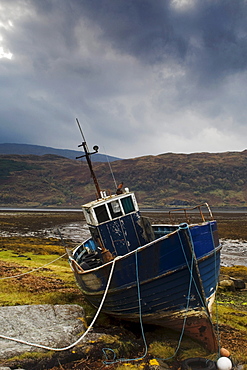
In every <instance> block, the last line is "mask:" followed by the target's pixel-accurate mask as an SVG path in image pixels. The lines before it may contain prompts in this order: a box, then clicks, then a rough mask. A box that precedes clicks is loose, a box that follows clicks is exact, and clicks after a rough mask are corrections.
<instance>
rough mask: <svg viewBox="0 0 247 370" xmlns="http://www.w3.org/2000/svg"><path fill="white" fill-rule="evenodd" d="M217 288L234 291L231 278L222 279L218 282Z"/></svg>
mask: <svg viewBox="0 0 247 370" xmlns="http://www.w3.org/2000/svg"><path fill="white" fill-rule="evenodd" d="M219 288H220V289H222V290H230V291H232V292H234V291H235V285H234V282H233V281H232V280H222V281H220V282H219Z"/></svg>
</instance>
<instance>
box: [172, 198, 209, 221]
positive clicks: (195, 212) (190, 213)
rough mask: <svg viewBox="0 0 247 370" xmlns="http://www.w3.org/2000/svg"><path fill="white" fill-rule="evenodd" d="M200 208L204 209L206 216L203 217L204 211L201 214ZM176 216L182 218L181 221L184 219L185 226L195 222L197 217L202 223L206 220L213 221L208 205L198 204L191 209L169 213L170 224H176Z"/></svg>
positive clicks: (179, 209)
mask: <svg viewBox="0 0 247 370" xmlns="http://www.w3.org/2000/svg"><path fill="white" fill-rule="evenodd" d="M202 208H204V209H206V213H207V216H206V215H205V210H204V213H203V210H202ZM175 214H176V215H175ZM178 216H180V217H182V218H183V219H184V218H185V220H186V222H187V224H191V223H193V222H195V219H198V216H199V217H200V220H201V221H202V222H206V220H213V214H212V211H211V209H210V207H209V205H208V203H203V204H199V205H197V206H195V207H191V208H190V207H188V208H177V209H173V210H171V211H169V218H170V222H171V224H175V223H177V218H178Z"/></svg>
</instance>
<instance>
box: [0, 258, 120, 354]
mask: <svg viewBox="0 0 247 370" xmlns="http://www.w3.org/2000/svg"><path fill="white" fill-rule="evenodd" d="M117 259H118V257H116V258H115V259H114V260H113V261H112V267H111V271H110V274H109V278H108V281H107V284H106V288H105V292H104V294H103V297H102V300H101V303H100V305H99V308H98V310H97V312H96V314H95V316H94V318H93V320H92V322H91V324H90V325H89V327H88V328H87V330H86V331H85V333H83V334H82V336H81V337H80V338H79V339H77V341H75V342H74V343H72V344H70V345H69V346H67V347H63V348H53V347H48V346H43V345H42V344H37V343H31V342H27V341H25V340H22V339H18V338H12V337H8V336H5V335H2V334H0V338H2V339H7V340H12V341H14V342H18V343H22V344H26V345H28V346H32V347H38V348H43V349H46V350H48V351H57V352H59V351H60V352H61V351H67V350H68V349H71V348H73V347H74V346H76V345H77V344H78V343H79V342H80V341H81V340H82V339H83V338H84V337H85V336H86V335H87V333H88V332H89V330H91V328H92V327H93V325H94V323H95V321H96V320H97V318H98V316H99V314H100V311H101V309H102V306H103V304H104V302H105V298H106V295H107V293H108V289H109V286H110V283H111V279H112V275H113V271H114V267H115V262H116V260H117Z"/></svg>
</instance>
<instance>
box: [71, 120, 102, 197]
mask: <svg viewBox="0 0 247 370" xmlns="http://www.w3.org/2000/svg"><path fill="white" fill-rule="evenodd" d="M76 122H77V124H78V127H79V130H80V133H81V136H82V139H83V141H82V143H81V144H80V145H78V147H80V146H83V149H84V152H85V154H84V155H81V156H79V157H76V159H78V158H83V157H85V158H86V160H87V164H88V167H89V169H90V173H91V176H92V178H93V181H94V185H95V188H96V191H97V195H98V197H99V198H101V191H100V187H99V183H98V180H97V178H96V176H95V173H94V170H93V166H92V161H91V158H90V156H91V155H92V154H95V153H98V151H99V147H98V146H97V145H95V146H94V147H93V150H94V152H91V153H90V151H89V149H88V146H87V143H86V139H85V136H84V134H83V132H82V129H81V125H80V122H79V121H78V119H77V118H76Z"/></svg>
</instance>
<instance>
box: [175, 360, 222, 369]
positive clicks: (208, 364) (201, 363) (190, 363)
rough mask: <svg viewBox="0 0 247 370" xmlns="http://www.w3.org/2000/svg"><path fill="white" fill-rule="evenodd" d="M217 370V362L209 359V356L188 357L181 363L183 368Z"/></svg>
mask: <svg viewBox="0 0 247 370" xmlns="http://www.w3.org/2000/svg"><path fill="white" fill-rule="evenodd" d="M189 369H191V370H216V369H217V367H216V364H215V362H214V361H211V360H208V359H207V358H202V357H194V358H187V359H186V360H184V361H183V362H182V364H181V370H189Z"/></svg>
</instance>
